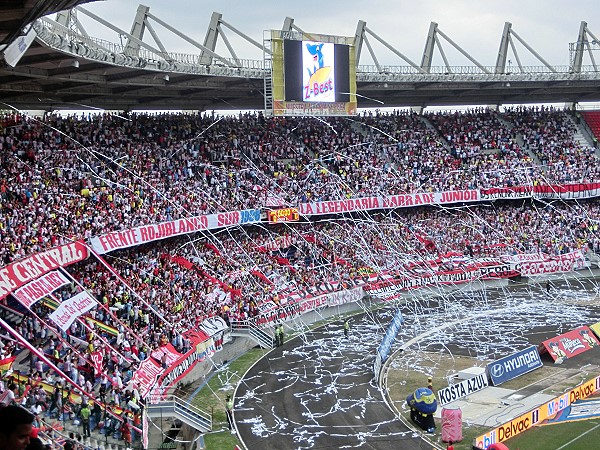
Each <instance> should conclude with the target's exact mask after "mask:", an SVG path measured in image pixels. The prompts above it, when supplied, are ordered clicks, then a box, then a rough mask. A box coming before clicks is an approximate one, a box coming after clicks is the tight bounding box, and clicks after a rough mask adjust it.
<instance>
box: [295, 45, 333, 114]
mask: <svg viewBox="0 0 600 450" xmlns="http://www.w3.org/2000/svg"><path fill="white" fill-rule="evenodd" d="M302 81H303V83H302V87H303V99H302V100H303V101H305V102H330V103H332V102H335V47H334V44H332V43H324V42H312V41H302Z"/></svg>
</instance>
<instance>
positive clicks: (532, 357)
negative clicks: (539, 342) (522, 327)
mask: <svg viewBox="0 0 600 450" xmlns="http://www.w3.org/2000/svg"><path fill="white" fill-rule="evenodd" d="M542 366H543V364H542V359H541V358H540V354H539V352H538V350H537V347H536V346H535V345H532V346H531V347H527V348H526V349H524V350H521V351H520V352H517V353H513V354H512V355H508V356H505V357H504V358H501V359H498V360H496V361H493V362H491V363H489V364H488V365H487V372H488V374H489V376H490V380H491V381H492V384H493V385H494V386H498V385H499V384H502V383H504V382H506V381H508V380H512V379H513V378H517V377H520V376H521V375H523V374H526V373H527V372H531V371H532V370H535V369H537V368H539V367H542Z"/></svg>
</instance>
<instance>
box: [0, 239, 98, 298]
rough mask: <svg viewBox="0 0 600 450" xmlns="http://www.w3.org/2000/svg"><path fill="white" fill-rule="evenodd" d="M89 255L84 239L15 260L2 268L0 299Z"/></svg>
mask: <svg viewBox="0 0 600 450" xmlns="http://www.w3.org/2000/svg"><path fill="white" fill-rule="evenodd" d="M87 257H88V248H87V247H86V245H85V244H84V243H83V241H75V242H71V243H70V244H65V245H61V246H59V247H54V248H51V249H49V250H46V251H44V252H40V253H36V254H35V255H31V256H28V257H26V258H23V259H20V260H19V261H15V262H13V263H11V264H9V265H8V266H6V267H3V268H1V269H0V299H3V298H4V297H6V296H7V295H8V294H10V293H12V292H13V291H14V290H16V289H18V288H20V287H21V286H25V285H26V284H27V283H29V282H30V281H32V280H35V279H36V278H39V277H40V276H42V275H44V274H46V273H48V272H50V271H52V270H56V269H58V268H59V267H66V266H68V265H71V264H73V263H76V262H79V261H83V260H84V259H86V258H87Z"/></svg>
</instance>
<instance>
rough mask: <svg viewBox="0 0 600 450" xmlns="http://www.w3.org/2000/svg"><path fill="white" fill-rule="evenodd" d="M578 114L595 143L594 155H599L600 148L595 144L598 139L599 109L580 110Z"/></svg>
mask: <svg viewBox="0 0 600 450" xmlns="http://www.w3.org/2000/svg"><path fill="white" fill-rule="evenodd" d="M580 114H581V117H582V118H583V119H584V121H585V123H586V124H587V127H588V128H589V131H590V133H592V136H591V139H592V141H593V142H594V143H595V144H596V155H599V156H600V148H598V147H599V146H598V145H597V144H598V141H599V140H600V111H581V112H580ZM594 139H595V141H594Z"/></svg>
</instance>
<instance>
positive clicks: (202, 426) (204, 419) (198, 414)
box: [146, 394, 212, 433]
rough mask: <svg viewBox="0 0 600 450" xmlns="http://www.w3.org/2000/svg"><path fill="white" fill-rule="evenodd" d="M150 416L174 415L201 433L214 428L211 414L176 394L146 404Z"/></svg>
mask: <svg viewBox="0 0 600 450" xmlns="http://www.w3.org/2000/svg"><path fill="white" fill-rule="evenodd" d="M146 413H147V414H148V418H162V417H169V418H171V417H174V418H176V419H178V420H180V421H181V422H183V423H185V424H187V425H189V426H190V427H192V428H194V429H195V430H197V431H199V432H201V433H208V432H209V431H211V430H212V417H211V415H210V414H208V413H206V412H204V411H202V410H200V409H198V408H196V407H195V406H193V405H191V404H190V403H188V402H186V401H185V400H183V399H181V398H179V397H177V396H176V395H173V394H171V395H168V396H167V397H165V398H160V399H157V400H152V399H150V401H149V402H148V404H147V406H146Z"/></svg>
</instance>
